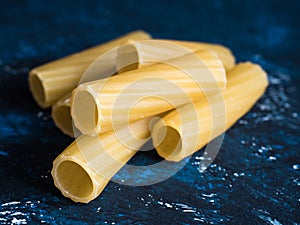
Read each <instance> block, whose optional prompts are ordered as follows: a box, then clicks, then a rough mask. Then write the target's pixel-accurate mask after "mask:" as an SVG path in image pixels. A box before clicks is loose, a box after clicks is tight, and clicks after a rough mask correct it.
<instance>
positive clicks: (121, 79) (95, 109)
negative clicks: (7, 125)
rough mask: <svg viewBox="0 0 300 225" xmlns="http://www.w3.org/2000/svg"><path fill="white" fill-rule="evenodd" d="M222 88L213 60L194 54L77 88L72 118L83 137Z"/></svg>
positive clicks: (221, 75) (221, 76)
mask: <svg viewBox="0 0 300 225" xmlns="http://www.w3.org/2000/svg"><path fill="white" fill-rule="evenodd" d="M125 75H126V76H125ZM225 85H226V75H225V70H224V67H223V64H222V62H221V61H220V59H219V58H218V57H217V55H216V54H215V53H214V52H211V51H197V52H195V53H190V54H187V55H184V56H182V57H179V58H175V59H172V60H169V61H167V63H157V64H153V65H150V66H147V67H142V68H140V69H138V70H134V71H130V72H127V73H124V76H113V77H111V78H109V79H103V80H99V81H94V82H88V83H84V84H82V85H80V86H79V87H78V88H77V89H75V91H74V92H73V96H72V104H71V116H72V118H73V121H74V124H75V126H76V127H77V128H78V129H79V130H80V131H81V132H82V133H83V134H87V135H96V134H98V133H102V132H105V131H109V130H111V129H112V128H113V127H115V126H119V125H121V124H124V123H127V122H128V121H135V120H139V119H141V118H145V117H149V116H152V115H156V114H158V113H161V112H165V111H168V110H169V109H172V108H175V107H177V106H180V105H183V104H186V103H188V102H191V101H196V100H198V99H201V97H203V95H205V94H211V93H215V92H218V91H219V89H220V88H221V89H223V88H224V87H225Z"/></svg>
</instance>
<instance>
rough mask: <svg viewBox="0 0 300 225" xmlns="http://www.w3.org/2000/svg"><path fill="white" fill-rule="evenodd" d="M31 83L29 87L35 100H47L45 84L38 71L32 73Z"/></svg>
mask: <svg viewBox="0 0 300 225" xmlns="http://www.w3.org/2000/svg"><path fill="white" fill-rule="evenodd" d="M29 83H30V84H31V85H30V86H29V87H30V89H31V93H32V95H33V98H34V100H35V101H37V102H45V101H46V91H45V88H44V86H43V82H42V80H41V79H40V77H39V76H38V74H37V73H34V72H32V73H31V76H30V77H29Z"/></svg>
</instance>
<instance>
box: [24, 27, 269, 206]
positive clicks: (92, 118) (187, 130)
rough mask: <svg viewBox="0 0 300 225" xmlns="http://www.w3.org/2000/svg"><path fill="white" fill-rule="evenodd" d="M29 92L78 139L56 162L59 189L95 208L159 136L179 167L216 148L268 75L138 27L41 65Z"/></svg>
mask: <svg viewBox="0 0 300 225" xmlns="http://www.w3.org/2000/svg"><path fill="white" fill-rule="evenodd" d="M165 46H167V47H165ZM169 46H171V47H169ZM174 46H175V47H174ZM176 48H180V49H183V50H182V51H181V50H180V51H177V50H176V51H175V50H174V49H176ZM101 57H102V58H101ZM112 75H113V76H112ZM29 86H30V89H31V92H32V94H33V97H34V99H35V100H36V102H37V103H38V104H39V105H40V106H41V107H42V108H48V107H52V118H53V120H54V122H55V124H56V126H57V127H58V128H59V129H60V130H61V131H62V132H63V133H65V134H67V135H69V136H71V137H75V140H74V141H73V143H71V144H70V146H68V147H67V148H66V149H65V150H64V151H63V152H62V153H61V154H60V155H59V156H58V157H57V158H56V159H55V160H54V162H53V169H52V172H51V174H52V176H53V179H54V184H55V186H56V187H57V188H58V189H59V190H60V191H61V192H62V194H63V195H64V196H66V197H69V198H70V199H72V200H73V201H75V202H82V203H88V202H90V201H91V200H93V199H95V198H96V197H97V196H99V194H100V193H101V192H102V191H103V189H104V188H105V186H106V185H107V184H108V182H109V180H110V179H111V178H112V177H113V176H114V175H115V174H116V173H117V172H118V171H119V170H120V169H121V168H122V167H123V166H124V165H125V164H126V163H127V162H128V161H129V160H130V159H131V158H132V157H133V156H134V155H135V154H136V153H137V152H138V150H139V149H140V148H141V147H142V146H143V145H144V144H145V143H146V142H147V141H148V140H149V139H152V142H153V145H154V146H155V148H156V151H157V152H158V154H159V155H160V156H161V157H163V158H164V159H166V160H168V161H175V162H178V161H181V160H182V159H184V158H185V157H188V156H190V155H192V154H193V153H195V152H196V151H198V150H199V149H201V148H202V147H204V146H205V145H207V144H208V143H209V142H210V141H211V140H213V139H214V138H216V137H217V136H219V135H220V134H222V133H224V132H225V131H226V130H227V129H229V128H230V127H231V126H232V125H233V124H234V123H235V122H236V121H237V120H238V119H239V118H240V117H242V116H243V115H244V114H245V113H246V112H247V111H249V110H250V108H251V107H252V106H253V105H254V104H255V102H256V101H257V100H258V99H259V98H260V97H261V96H262V95H263V93H264V91H265V89H266V87H267V86H268V79H267V75H266V73H265V71H264V70H263V69H262V68H261V67H260V66H259V65H255V64H253V63H251V62H244V63H239V64H236V63H235V57H234V56H233V54H232V53H231V51H230V50H229V49H228V48H226V47H224V46H221V45H216V44H208V43H200V42H188V41H175V40H158V39H152V38H151V36H150V35H149V34H148V33H146V32H144V31H134V32H131V33H129V34H126V35H124V36H121V37H119V38H117V39H114V40H112V41H109V42H107V43H104V44H101V45H99V46H95V47H93V48H90V49H87V50H84V51H82V52H79V53H76V54H73V55H70V56H67V57H65V58H62V59H58V60H56V61H53V62H50V63H47V64H45V65H42V66H39V67H37V68H34V69H33V70H31V71H30V74H29Z"/></svg>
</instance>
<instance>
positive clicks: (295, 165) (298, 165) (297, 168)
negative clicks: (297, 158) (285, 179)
mask: <svg viewBox="0 0 300 225" xmlns="http://www.w3.org/2000/svg"><path fill="white" fill-rule="evenodd" d="M292 167H293V169H294V170H300V164H294V165H293V166H292Z"/></svg>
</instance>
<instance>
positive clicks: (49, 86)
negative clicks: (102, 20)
mask: <svg viewBox="0 0 300 225" xmlns="http://www.w3.org/2000/svg"><path fill="white" fill-rule="evenodd" d="M150 38H151V36H150V35H149V34H148V33H146V32H144V31H134V32H131V33H129V34H127V35H124V36H122V37H120V38H117V39H114V40H112V41H109V42H107V43H104V44H101V45H99V46H95V47H92V48H90V49H87V50H84V51H82V52H79V53H75V54H73V55H70V56H67V57H65V58H62V59H58V60H55V61H53V62H50V63H47V64H45V65H42V66H39V67H37V68H34V69H33V70H31V71H30V74H29V86H30V90H31V92H32V94H33V97H34V99H35V100H36V102H37V103H38V104H39V105H40V106H41V107H42V108H47V107H49V106H51V105H52V104H53V103H54V102H55V101H57V100H58V99H59V98H61V97H62V96H63V95H65V94H67V93H68V92H69V91H71V90H73V89H74V88H75V87H76V86H77V85H78V82H79V80H80V78H81V76H82V75H83V73H84V71H85V70H86V69H87V68H88V66H89V65H90V64H91V63H92V62H93V61H94V60H95V59H97V58H98V57H99V56H101V55H102V54H104V53H106V52H107V51H109V50H111V49H113V48H115V47H117V46H119V45H120V44H122V43H124V42H126V41H128V40H129V39H131V40H133V41H135V40H136V41H137V40H146V39H150ZM106 66H107V67H108V68H110V67H114V66H115V55H113V54H112V55H111V59H107V64H106Z"/></svg>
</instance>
